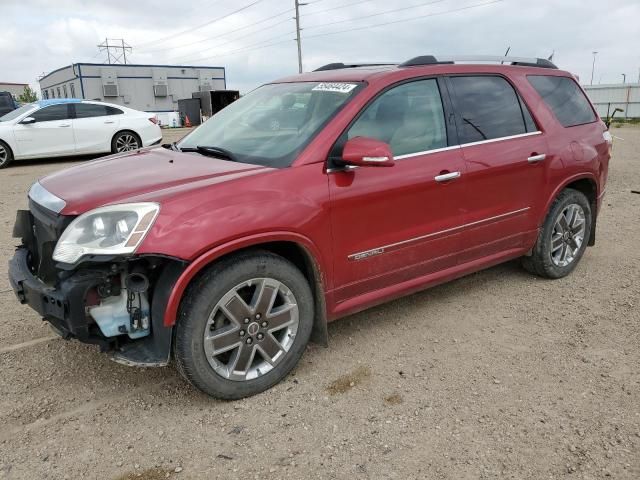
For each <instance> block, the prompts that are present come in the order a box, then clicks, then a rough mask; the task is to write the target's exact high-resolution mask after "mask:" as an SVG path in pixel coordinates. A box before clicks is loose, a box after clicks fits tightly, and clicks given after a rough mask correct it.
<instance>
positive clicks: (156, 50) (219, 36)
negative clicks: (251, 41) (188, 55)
mask: <svg viewBox="0 0 640 480" xmlns="http://www.w3.org/2000/svg"><path fill="white" fill-rule="evenodd" d="M292 10H293V8H287V9H286V10H283V11H281V12H280V13H276V14H275V15H272V16H270V17H267V18H264V19H262V20H259V21H257V22H253V23H250V24H248V25H244V26H242V27H238V28H236V29H234V30H230V31H228V32H225V33H223V34H218V35H215V36H213V37H207V38H203V39H201V40H196V41H194V42H190V43H184V44H181V45H175V46H171V47H168V48H169V49H171V50H173V49H178V48H184V47H190V46H192V45H197V44H198V43H203V42H206V41H208V40H215V39H218V38H223V37H226V36H227V35H230V34H232V33H236V32H239V31H241V30H245V29H247V28H249V27H254V26H256V25H260V24H261V23H264V22H268V21H269V20H273V19H274V18H277V17H281V16H282V15H284V14H285V13H290V12H291V11H292ZM289 20H290V19H289V18H286V19H285V20H284V21H282V22H278V23H274V24H273V25H269V26H268V27H265V28H261V29H259V30H254V31H252V32H251V33H249V34H247V35H244V36H241V37H237V38H235V39H233V40H231V41H230V42H233V41H235V40H238V39H240V38H245V37H247V36H249V35H253V34H254V33H256V32H261V31H262V30H265V29H267V28H271V27H275V26H276V25H280V24H281V23H284V22H285V21H286V22H288V21H289ZM230 42H225V43H223V44H221V45H226V44H227V43H230ZM217 46H219V45H217ZM166 50H167V47H165V48H155V49H153V50H145V51H144V52H145V53H152V52H160V51H166Z"/></svg>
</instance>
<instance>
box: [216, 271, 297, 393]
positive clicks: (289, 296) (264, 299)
mask: <svg viewBox="0 0 640 480" xmlns="http://www.w3.org/2000/svg"><path fill="white" fill-rule="evenodd" d="M298 324H299V310H298V304H297V301H296V298H295V296H294V295H293V293H292V292H291V290H290V289H289V288H288V287H287V286H286V285H285V284H283V283H282V282H280V281H278V280H275V279H273V278H252V279H250V280H247V281H245V282H243V283H241V284H239V285H236V286H235V287H234V288H232V289H231V290H230V291H229V292H227V293H226V294H225V295H224V296H223V297H222V298H221V299H220V301H219V302H218V303H217V304H216V305H215V307H214V308H213V310H212V312H211V314H210V315H209V319H208V321H207V324H206V327H205V331H204V350H205V354H206V356H207V360H208V362H209V364H210V365H211V367H212V368H213V369H214V370H215V372H216V373H218V374H219V375H220V376H222V377H223V378H226V379H229V380H235V381H244V380H252V379H255V378H258V377H260V376H262V375H264V374H266V373H267V372H269V371H271V370H272V369H273V368H274V367H275V366H276V365H278V364H279V363H280V362H281V361H282V359H283V358H284V357H285V356H286V354H287V352H288V351H289V350H290V349H291V346H292V345H293V342H294V340H295V336H296V332H297V331H298Z"/></svg>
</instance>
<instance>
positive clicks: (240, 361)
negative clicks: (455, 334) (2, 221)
mask: <svg viewBox="0 0 640 480" xmlns="http://www.w3.org/2000/svg"><path fill="white" fill-rule="evenodd" d="M164 147H165V148H160V147H157V148H149V149H140V150H136V151H133V152H126V153H122V154H116V155H114V156H111V157H107V158H104V159H99V160H95V161H91V162H88V163H84V164H81V165H78V166H74V167H72V168H69V169H66V170H63V171H60V172H57V173H54V174H52V175H49V176H47V177H44V178H42V179H40V180H39V181H38V182H36V183H35V184H34V185H33V186H32V187H31V190H30V192H29V210H25V211H19V212H18V215H17V220H16V224H15V229H14V236H15V237H17V238H20V239H21V245H20V246H19V247H18V248H17V250H16V253H15V256H14V257H13V259H12V260H11V261H10V266H9V277H10V281H11V284H12V286H13V289H14V290H15V293H16V295H17V297H18V299H19V300H20V302H22V303H25V304H28V305H29V306H31V307H32V308H33V309H34V310H36V311H37V312H38V313H39V314H40V315H41V316H42V317H43V318H44V319H45V320H46V321H47V322H49V323H50V324H51V326H52V327H53V329H54V330H55V331H56V332H58V333H59V334H60V335H61V336H63V337H64V338H75V339H78V340H80V341H83V342H89V343H95V344H98V345H100V347H101V348H102V350H103V351H107V352H109V353H110V355H112V357H113V359H114V360H116V361H119V362H123V363H126V364H129V365H138V366H158V365H167V364H168V363H169V362H170V361H171V360H172V359H173V361H174V362H175V364H176V366H177V368H178V370H179V371H180V372H181V373H182V375H183V376H184V377H185V378H186V379H187V380H189V381H190V382H191V383H192V384H193V385H195V386H196V387H197V388H199V389H201V390H203V391H204V392H206V393H208V394H210V395H213V396H215V397H219V398H223V399H237V398H241V397H245V396H248V395H253V394H256V393H258V392H261V391H263V390H265V389H267V388H269V387H271V386H273V385H274V384H275V383H277V382H278V381H280V380H281V379H282V378H283V377H285V376H286V375H287V374H288V373H289V372H290V371H291V369H292V368H293V367H294V366H295V365H296V363H297V362H298V361H299V359H300V357H301V356H302V353H303V351H304V349H305V346H306V344H307V342H308V341H309V340H310V339H311V340H314V341H317V342H320V343H326V341H327V327H326V326H327V322H330V321H333V320H335V319H337V318H340V317H343V316H345V315H348V314H351V313H353V312H357V311H360V310H363V309H366V308H369V307H371V306H373V305H376V304H379V303H382V302H385V301H388V300H390V299H393V298H397V297H400V296H402V295H407V294H410V293H412V292H415V291H418V290H421V289H424V288H427V287H430V286H432V285H436V284H439V283H442V282H446V281H448V280H451V279H454V278H457V277H460V276H463V275H466V274H468V273H471V272H475V271H477V270H480V269H483V268H487V267H490V266H492V265H495V264H498V263H500V262H505V261H507V260H510V259H514V258H518V257H520V258H522V264H523V265H524V267H525V268H526V269H527V270H529V271H531V272H533V273H535V274H537V275H539V276H542V277H546V278H551V279H556V278H560V277H564V276H565V275H568V274H569V273H570V272H571V271H572V270H573V269H574V268H575V267H576V265H577V263H578V262H579V261H580V258H581V257H582V255H583V254H584V252H585V249H586V247H587V246H589V245H593V244H594V242H595V233H596V220H597V215H598V211H599V210H600V205H601V203H602V197H603V195H604V193H605V184H606V180H607V169H608V164H609V159H610V152H611V135H610V134H609V132H608V130H607V128H606V126H605V124H604V123H603V122H602V121H601V120H600V119H599V118H598V116H597V115H596V112H595V111H594V109H593V107H592V105H591V104H590V103H589V100H588V99H587V97H586V96H585V94H584V92H583V91H582V89H581V88H580V86H579V85H578V83H577V82H576V79H575V78H574V77H573V75H571V74H570V73H567V72H563V71H561V70H558V69H557V67H556V66H555V65H553V64H552V63H551V62H549V61H547V60H540V59H526V58H511V57H481V58H478V57H462V58H435V57H433V56H422V57H417V58H413V59H411V60H409V61H407V62H404V63H402V64H399V65H396V64H376V65H372V64H367V65H360V64H352V65H345V64H342V63H335V64H329V65H325V66H324V67H322V68H320V69H318V70H316V71H315V72H311V73H306V74H302V75H298V76H295V77H289V78H285V79H283V80H279V81H277V82H274V83H270V84H267V85H264V86H262V87H260V88H258V89H256V90H254V91H253V92H251V93H249V94H248V95H246V96H244V97H242V98H241V99H240V100H238V101H237V102H235V103H233V104H231V105H229V106H228V107H227V108H225V109H224V110H222V111H221V112H219V113H218V114H216V115H215V116H214V117H212V118H211V119H210V120H209V121H207V122H206V123H205V124H203V125H202V126H200V127H199V128H197V129H195V130H193V131H192V132H191V133H190V134H189V135H187V136H186V137H185V138H183V139H182V140H181V141H180V142H177V143H174V144H171V145H164Z"/></svg>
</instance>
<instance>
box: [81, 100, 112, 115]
mask: <svg viewBox="0 0 640 480" xmlns="http://www.w3.org/2000/svg"><path fill="white" fill-rule="evenodd" d="M74 107H75V109H76V118H91V117H106V116H107V115H109V111H108V110H107V106H106V105H95V104H93V103H76V104H75V105H74Z"/></svg>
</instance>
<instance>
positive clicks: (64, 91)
mask: <svg viewBox="0 0 640 480" xmlns="http://www.w3.org/2000/svg"><path fill="white" fill-rule="evenodd" d="M62 91H63V93H64V98H67V97H69V95H68V94H67V86H66V85H63V86H62Z"/></svg>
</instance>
